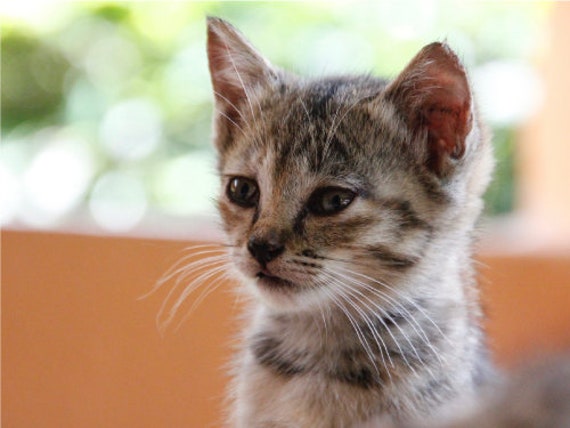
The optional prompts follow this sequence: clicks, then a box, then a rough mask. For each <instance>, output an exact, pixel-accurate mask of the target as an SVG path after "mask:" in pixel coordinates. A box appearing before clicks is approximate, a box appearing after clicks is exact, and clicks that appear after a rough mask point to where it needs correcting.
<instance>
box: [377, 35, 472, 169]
mask: <svg viewBox="0 0 570 428" xmlns="http://www.w3.org/2000/svg"><path fill="white" fill-rule="evenodd" d="M384 94H385V96H386V97H387V99H389V100H390V101H391V102H393V103H394V105H395V106H396V109H397V110H398V111H399V113H400V114H401V115H402V117H403V119H404V121H405V122H406V123H407V124H408V126H409V127H410V129H411V130H412V132H413V133H414V136H416V137H423V138H420V140H422V141H425V142H426V144H427V147H425V148H421V152H423V160H424V162H425V163H426V165H427V167H428V168H430V169H431V170H432V171H433V172H435V173H436V174H437V175H438V176H440V177H441V176H444V175H446V173H447V172H448V171H449V169H450V166H451V165H452V164H453V162H454V161H456V160H458V159H460V158H461V157H462V156H463V155H464V154H465V145H466V141H465V140H466V137H467V135H468V134H469V131H470V130H471V126H472V122H473V119H472V117H473V114H472V111H471V109H472V107H471V94H470V90H469V83H468V81H467V76H466V74H465V69H464V68H463V66H462V64H461V62H460V61H459V58H457V56H456V55H455V53H454V52H453V51H452V50H451V48H450V47H449V46H448V45H447V44H445V43H432V44H429V45H427V46H425V47H424V48H423V49H422V50H421V51H420V52H419V53H418V54H417V55H416V56H415V58H414V59H412V61H411V62H410V63H409V64H408V66H407V67H406V68H405V69H404V71H402V73H401V74H400V75H399V76H398V77H397V78H396V79H395V80H394V81H393V82H392V83H390V85H389V86H388V87H387V88H386V92H385V93H384ZM416 140H417V139H416Z"/></svg>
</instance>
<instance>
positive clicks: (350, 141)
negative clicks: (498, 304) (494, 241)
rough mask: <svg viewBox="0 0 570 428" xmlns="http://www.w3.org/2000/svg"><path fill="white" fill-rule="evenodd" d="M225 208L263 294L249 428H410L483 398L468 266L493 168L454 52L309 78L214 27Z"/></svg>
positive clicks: (235, 414)
mask: <svg viewBox="0 0 570 428" xmlns="http://www.w3.org/2000/svg"><path fill="white" fill-rule="evenodd" d="M207 50H208V59H209V67H210V73H211V78H212V84H213V88H214V93H215V108H216V110H215V118H214V130H215V136H214V144H215V147H216V149H217V151H218V156H219V157H218V160H219V162H218V169H219V174H220V177H221V185H222V192H221V194H220V197H219V200H218V206H219V211H220V213H221V217H222V223H223V227H224V230H225V233H226V235H227V241H228V248H229V252H230V257H231V259H232V261H233V264H234V265H235V268H236V274H237V275H238V276H239V278H240V281H241V282H242V283H243V286H244V287H246V288H247V289H248V290H249V291H250V292H251V294H252V295H253V296H254V298H255V304H254V307H253V309H252V312H251V317H250V321H249V324H248V327H247V328H246V331H245V332H244V336H243V341H242V347H241V350H240V353H239V356H238V358H237V360H236V362H235V378H234V382H233V395H234V398H233V410H232V413H231V415H230V417H229V419H230V424H231V425H232V426H236V427H247V428H252V427H311V428H315V427H357V426H369V424H371V423H373V421H377V420H382V418H384V417H386V418H390V419H392V420H395V421H400V422H406V421H413V420H418V419H423V418H426V417H428V416H430V415H434V414H436V413H438V412H439V411H440V410H441V409H442V408H445V407H446V406H449V405H450V404H451V403H453V402H454V401H456V400H461V399H465V398H467V397H469V396H470V395H472V394H473V393H474V392H475V391H476V389H477V388H478V386H479V385H480V384H481V383H482V382H484V381H485V379H486V378H487V377H488V373H489V370H490V365H489V363H488V359H487V351H486V348H485V345H484V335H483V333H482V331H481V327H480V321H481V316H482V315H481V309H480V304H479V298H478V289H477V286H476V282H475V279H474V269H473V267H472V261H471V254H472V245H473V236H474V225H475V224H476V221H477V219H478V217H479V215H480V212H481V210H482V206H483V203H482V200H481V195H482V194H483V192H484V190H485V188H486V186H487V184H488V181H489V177H490V174H491V170H492V166H493V159H492V149H491V145H490V142H489V136H488V133H487V131H486V129H485V128H484V126H483V125H482V124H481V122H480V120H479V117H478V114H477V110H476V107H475V105H474V102H473V98H472V92H471V89H470V87H469V82H468V78H467V76H466V73H465V70H464V68H463V66H462V65H461V63H460V61H459V59H458V58H457V56H456V55H455V54H454V53H453V51H452V50H451V49H450V48H449V47H448V46H447V45H446V44H445V43H432V44H430V45H428V46H426V47H424V48H423V49H422V50H421V51H420V52H419V53H418V54H417V55H416V57H415V58H413V59H412V61H411V62H410V63H409V64H408V66H407V67H406V68H405V69H404V70H403V71H402V72H401V74H400V75H399V76H398V77H397V78H396V79H394V80H393V81H391V82H387V81H385V80H381V79H377V78H374V77H371V76H336V77H326V78H316V79H306V78H301V77H298V76H295V75H293V74H291V73H288V72H285V71H283V70H280V69H278V68H276V67H274V66H273V65H271V64H270V63H269V62H268V61H267V60H266V59H265V58H264V57H263V56H262V55H261V54H260V53H259V52H257V51H256V50H255V48H254V47H253V46H252V45H251V44H250V43H249V42H248V41H247V40H246V39H245V38H244V37H243V36H242V35H241V34H240V33H239V32H238V31H237V30H236V29H235V28H233V27H232V26H231V25H230V24H228V23H227V22H225V21H223V20H221V19H217V18H209V19H208V46H207Z"/></svg>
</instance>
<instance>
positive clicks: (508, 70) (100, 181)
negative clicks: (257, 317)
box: [0, 0, 570, 428]
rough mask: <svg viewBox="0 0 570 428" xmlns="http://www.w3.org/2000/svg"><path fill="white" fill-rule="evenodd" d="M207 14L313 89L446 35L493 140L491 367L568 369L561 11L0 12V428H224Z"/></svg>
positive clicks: (499, 7)
mask: <svg viewBox="0 0 570 428" xmlns="http://www.w3.org/2000/svg"><path fill="white" fill-rule="evenodd" d="M207 15H216V16H220V17H223V18H226V19H228V20H229V21H231V22H232V23H233V24H234V25H236V26H237V27H238V28H240V29H241V30H242V31H243V32H244V34H245V35H246V36H247V37H248V38H249V39H250V40H251V41H252V43H253V44H254V45H255V46H257V47H258V48H259V49H260V51H261V52H263V53H264V54H265V55H266V56H267V58H268V59H270V60H271V61H272V62H273V63H274V64H276V65H278V66H282V67H285V68H288V69H290V70H292V71H295V72H298V73H301V74H306V75H313V76H315V75H321V74H323V73H324V74H327V73H337V72H342V73H345V72H354V73H362V72H364V73H366V72H370V73H373V74H375V75H380V76H385V77H388V78H390V77H394V76H396V75H397V74H398V73H399V71H400V70H401V69H402V68H403V67H404V66H405V64H406V63H407V62H408V61H409V60H410V59H411V58H412V57H413V56H414V54H415V53H416V52H417V51H418V50H419V49H420V48H421V47H422V46H423V45H425V44H427V43H429V42H432V41H434V40H447V41H448V42H449V43H450V44H451V45H452V46H453V47H454V48H455V49H456V50H457V52H458V53H459V55H460V56H461V57H462V58H463V60H464V62H465V64H466V66H467V68H468V70H469V72H470V77H471V79H472V82H473V85H474V87H475V91H476V95H477V98H478V100H479V105H480V110H481V112H482V115H483V117H484V120H485V121H486V122H487V123H488V124H489V125H490V126H491V127H492V128H493V132H494V135H495V137H494V146H495V152H496V157H497V168H496V173H495V178H494V181H493V183H492V185H491V187H490V189H489V191H488V193H487V194H486V199H487V212H486V216H485V218H486V220H485V222H484V224H483V225H482V228H481V229H482V230H483V231H484V233H483V239H482V242H481V245H480V247H479V248H478V250H477V254H476V258H477V269H478V271H479V282H480V284H481V291H482V300H483V302H484V306H485V312H486V313H487V314H488V317H487V318H486V320H485V323H484V324H485V328H486V330H487V331H488V333H489V344H490V348H491V351H492V355H493V358H494V359H495V361H496V362H497V364H498V365H499V366H500V367H502V368H505V369H507V370H508V369H511V368H513V367H516V366H517V365H519V364H521V363H523V362H525V361H528V359H529V358H533V357H537V356H540V355H541V354H545V353H551V352H563V351H566V352H570V310H569V306H570V167H569V165H570V138H569V135H570V130H569V127H568V124H569V119H568V111H569V110H570V105H569V104H570V101H569V100H570V55H569V54H568V51H569V50H568V45H569V42H570V3H566V2H532V1H524V2H522V1H521V2H512V1H508V2H498V1H497V2H490V1H481V2H480V1H459V0H457V1H451V0H417V1H412V0H394V1H379V0H373V1H372V0H371V1H364V0H362V1H345V2H334V1H333V2H324V1H323V2H200V3H194V2H170V1H160V2H158V1H156V2H155V1H153V2H101V1H89V2H72V1H65V2H63V1H50V0H45V1H32V0H18V1H3V2H1V3H0V21H1V22H0V23H1V54H2V58H1V61H2V63H1V65H2V70H1V72H2V82H1V91H2V99H1V101H2V124H1V139H2V142H1V145H0V226H1V227H2V231H1V244H2V245H1V272H0V273H1V282H2V293H1V296H0V297H1V300H2V318H1V322H2V344H1V345H2V390H1V394H2V396H1V398H2V421H1V422H2V423H1V425H2V426H6V427H10V428H13V427H16V428H19V427H26V428H27V427H54V428H60V427H82V428H83V427H93V428H95V427H149V428H156V427H182V426H184V427H200V428H202V427H217V426H221V421H222V420H223V415H224V411H223V409H224V404H223V403H224V400H223V397H224V391H225V389H226V385H227V382H228V377H227V373H226V371H225V369H224V367H228V366H227V363H228V361H229V360H230V358H231V355H232V346H231V344H232V343H233V342H232V338H235V334H236V330H239V322H237V321H236V320H238V319H240V318H239V315H238V314H240V313H241V309H242V305H241V304H240V302H239V301H237V300H236V299H237V298H236V294H237V293H232V292H231V291H232V290H234V289H235V284H233V283H232V282H231V281H230V280H228V281H225V280H222V279H221V277H219V276H216V275H214V274H212V275H210V273H211V272H210V271H208V272H210V273H206V271H205V269H206V267H207V261H205V260H206V259H205V256H207V254H208V251H207V250H205V247H199V246H198V247H196V246H194V247H193V245H196V244H198V245H203V244H204V243H206V244H207V245H212V243H214V247H208V248H215V242H216V241H217V240H218V239H219V232H218V231H217V221H216V214H215V211H214V203H213V197H214V196H215V195H216V192H217V178H216V175H215V159H214V151H213V149H212V147H211V145H210V138H211V131H210V130H211V124H210V121H211V116H212V114H211V113H212V95H211V86H210V80H209V76H208V65H207V60H206V51H205V44H206V25H205V17H206V16H207ZM177 262H178V264H177ZM184 263H197V264H196V265H195V266H202V267H203V268H201V269H197V270H196V271H195V272H193V273H187V272H186V271H184V270H180V269H179V268H182V266H183V264H184ZM170 267H173V268H172V269H171V270H170V271H169V268H170ZM177 271H178V272H181V274H180V275H179V276H178V275H176V272H177ZM213 271H215V269H214V270H213ZM166 272H170V273H172V275H171V276H170V277H167V278H166V279H165V280H164V284H163V286H162V288H161V289H159V290H158V291H157V292H156V293H154V294H152V295H150V296H149V297H147V298H146V299H142V300H141V299H140V297H141V296H143V295H147V294H148V292H149V291H150V290H151V289H153V287H155V286H156V285H157V283H158V282H159V280H160V278H161V277H162V278H165V277H164V275H165V273H166ZM214 273H215V272H214ZM200 278H201V279H204V278H207V279H208V281H204V282H203V284H202V285H201V286H200V288H199V289H198V290H197V292H196V294H195V295H194V294H193V295H192V296H190V297H189V298H183V297H184V296H185V295H186V289H185V287H186V286H187V285H188V284H191V283H192V281H194V280H195V279H196V280H197V279H200ZM201 293H202V294H201ZM206 296H207V299H206V301H204V302H203V303H201V304H200V305H199V306H198V307H197V308H196V309H195V310H194V311H193V312H192V308H193V307H194V304H195V303H196V302H200V301H202V298H203V297H206ZM178 299H181V300H178ZM175 302H176V303H175ZM178 304H179V306H178ZM164 305H166V306H164ZM164 307H166V310H165V312H164V314H165V317H166V318H167V319H168V318H169V317H170V316H172V317H173V319H174V321H175V322H174V323H173V325H172V327H171V328H165V329H164V331H163V333H164V334H163V335H161V334H160V332H159V328H157V322H158V324H159V325H160V324H161V319H160V317H157V313H160V308H164ZM173 308H178V310H177V311H170V309H173ZM190 313H191V314H190ZM157 318H158V319H157ZM183 320H186V322H182V321H183ZM178 321H180V328H179V329H176V328H175V326H176V324H177V323H178Z"/></svg>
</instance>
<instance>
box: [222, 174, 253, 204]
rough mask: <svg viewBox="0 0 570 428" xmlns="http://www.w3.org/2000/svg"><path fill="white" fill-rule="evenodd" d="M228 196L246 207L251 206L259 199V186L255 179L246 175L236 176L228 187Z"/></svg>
mask: <svg viewBox="0 0 570 428" xmlns="http://www.w3.org/2000/svg"><path fill="white" fill-rule="evenodd" d="M226 193H227V195H228V198H229V199H230V201H232V202H233V203H235V204H237V205H239V206H240V207H244V208H251V207H254V206H255V205H256V204H257V201H258V200H259V188H258V187H257V183H256V182H255V181H254V180H251V179H249V178H245V177H234V178H232V179H231V180H230V182H229V183H228V187H227V189H226Z"/></svg>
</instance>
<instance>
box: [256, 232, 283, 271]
mask: <svg viewBox="0 0 570 428" xmlns="http://www.w3.org/2000/svg"><path fill="white" fill-rule="evenodd" d="M247 249H248V250H249V252H250V254H251V255H252V256H253V258H254V259H255V260H257V261H258V262H259V263H261V265H262V266H265V265H266V264H267V263H269V262H270V261H271V260H273V259H274V258H276V257H277V256H279V254H281V253H282V252H283V251H284V250H285V246H284V245H283V243H282V242H281V240H280V239H279V238H278V237H277V236H276V235H269V236H267V237H262V238H260V237H255V236H252V237H251V238H250V239H249V242H248V243H247Z"/></svg>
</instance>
